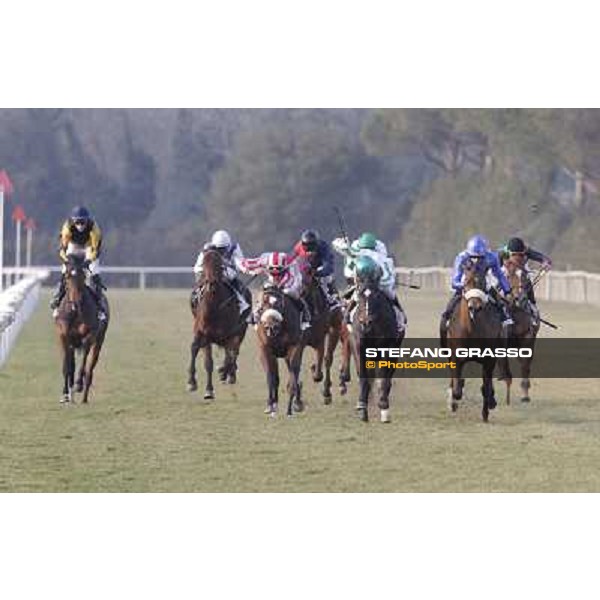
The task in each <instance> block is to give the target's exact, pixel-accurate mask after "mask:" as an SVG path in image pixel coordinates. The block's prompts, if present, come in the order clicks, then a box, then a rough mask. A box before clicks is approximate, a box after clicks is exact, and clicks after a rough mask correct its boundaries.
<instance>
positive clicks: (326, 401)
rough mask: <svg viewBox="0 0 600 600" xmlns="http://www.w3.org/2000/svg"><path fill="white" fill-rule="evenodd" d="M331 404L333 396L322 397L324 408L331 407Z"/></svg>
mask: <svg viewBox="0 0 600 600" xmlns="http://www.w3.org/2000/svg"><path fill="white" fill-rule="evenodd" d="M332 403H333V396H332V395H331V394H330V395H329V396H323V404H324V405H325V406H331V404H332Z"/></svg>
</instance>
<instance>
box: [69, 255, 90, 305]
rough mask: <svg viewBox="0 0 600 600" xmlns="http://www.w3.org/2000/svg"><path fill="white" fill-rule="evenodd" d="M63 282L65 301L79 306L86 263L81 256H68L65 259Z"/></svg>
mask: <svg viewBox="0 0 600 600" xmlns="http://www.w3.org/2000/svg"><path fill="white" fill-rule="evenodd" d="M65 267H66V272H65V281H66V288H67V299H68V301H69V302H71V303H73V304H79V303H80V302H81V298H82V295H83V290H84V289H85V279H86V275H87V269H88V262H87V260H86V258H85V255H83V254H69V256H68V257H67V260H66V263H65Z"/></svg>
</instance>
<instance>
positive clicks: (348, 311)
mask: <svg viewBox="0 0 600 600" xmlns="http://www.w3.org/2000/svg"><path fill="white" fill-rule="evenodd" d="M357 304H358V302H357V301H356V299H355V298H350V301H349V302H348V304H347V305H346V314H345V315H344V323H345V324H346V325H352V313H353V312H354V309H355V308H356V305H357Z"/></svg>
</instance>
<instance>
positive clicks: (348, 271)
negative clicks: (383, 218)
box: [332, 234, 388, 285]
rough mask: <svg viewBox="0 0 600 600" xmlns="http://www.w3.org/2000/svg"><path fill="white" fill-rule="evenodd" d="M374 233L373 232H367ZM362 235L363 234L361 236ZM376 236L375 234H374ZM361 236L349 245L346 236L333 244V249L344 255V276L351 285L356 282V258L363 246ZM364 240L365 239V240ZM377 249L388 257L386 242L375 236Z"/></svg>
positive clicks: (383, 255) (380, 253) (381, 254)
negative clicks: (361, 245)
mask: <svg viewBox="0 0 600 600" xmlns="http://www.w3.org/2000/svg"><path fill="white" fill-rule="evenodd" d="M365 235H372V234H365ZM361 237H362V236H361ZM373 237H375V236H373ZM360 241H361V238H358V239H356V240H354V241H353V242H352V243H351V244H350V245H348V240H346V239H345V238H337V239H335V240H333V243H332V246H333V249H334V250H335V251H336V252H337V253H338V254H341V255H342V256H343V257H344V259H345V260H344V277H345V278H346V282H347V283H348V284H349V285H353V284H354V259H355V257H356V256H359V254H360V251H361V248H360ZM363 241H364V240H363ZM375 251H376V252H377V253H378V254H379V255H380V256H382V257H385V258H387V256H388V251H387V248H386V246H385V244H384V243H383V242H382V241H381V240H378V239H377V238H375Z"/></svg>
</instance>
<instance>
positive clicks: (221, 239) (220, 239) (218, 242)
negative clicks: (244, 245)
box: [210, 231, 231, 248]
mask: <svg viewBox="0 0 600 600" xmlns="http://www.w3.org/2000/svg"><path fill="white" fill-rule="evenodd" d="M210 243H211V245H212V246H214V247H215V248H229V247H230V246H231V236H230V235H229V234H228V233H227V232H226V231H217V232H216V233H215V234H214V235H213V236H212V240H211V242H210Z"/></svg>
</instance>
